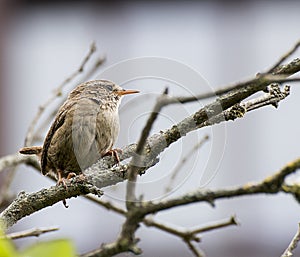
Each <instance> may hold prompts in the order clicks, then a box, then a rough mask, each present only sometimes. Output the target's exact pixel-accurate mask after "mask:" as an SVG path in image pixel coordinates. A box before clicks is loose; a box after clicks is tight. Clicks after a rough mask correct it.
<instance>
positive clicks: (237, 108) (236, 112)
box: [224, 104, 246, 120]
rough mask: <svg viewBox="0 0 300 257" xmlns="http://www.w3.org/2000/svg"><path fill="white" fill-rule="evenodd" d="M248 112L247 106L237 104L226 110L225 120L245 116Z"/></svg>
mask: <svg viewBox="0 0 300 257" xmlns="http://www.w3.org/2000/svg"><path fill="white" fill-rule="evenodd" d="M245 113H246V108H245V107H243V106H241V105H240V104H235V105H234V106H232V107H231V108H230V109H228V110H227V111H225V112H224V117H225V120H235V119H237V118H242V117H244V114H245Z"/></svg>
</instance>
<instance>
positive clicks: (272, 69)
mask: <svg viewBox="0 0 300 257" xmlns="http://www.w3.org/2000/svg"><path fill="white" fill-rule="evenodd" d="M299 46H300V41H299V42H297V43H296V44H295V46H294V47H293V48H292V49H291V50H289V51H288V52H287V53H286V54H284V55H283V56H282V57H281V58H280V59H279V60H278V61H277V62H276V63H275V64H274V65H273V66H272V67H271V68H270V69H269V70H268V72H267V73H273V72H274V71H275V70H276V68H278V66H279V65H281V64H282V63H283V62H284V61H285V60H286V59H287V58H289V57H290V56H291V55H292V54H293V53H295V52H296V51H297V49H298V48H299Z"/></svg>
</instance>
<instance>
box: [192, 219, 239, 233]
mask: <svg viewBox="0 0 300 257" xmlns="http://www.w3.org/2000/svg"><path fill="white" fill-rule="evenodd" d="M231 225H236V226H237V225H239V223H238V222H237V220H236V217H235V216H231V217H230V218H229V220H227V221H223V222H220V223H218V224H213V225H210V226H206V227H202V228H198V229H194V230H192V233H193V234H198V233H203V232H207V231H211V230H215V229H220V228H224V227H228V226H231Z"/></svg>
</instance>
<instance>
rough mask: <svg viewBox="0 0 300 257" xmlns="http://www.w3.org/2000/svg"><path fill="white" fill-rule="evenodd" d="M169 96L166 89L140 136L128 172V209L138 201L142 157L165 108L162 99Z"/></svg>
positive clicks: (142, 165)
mask: <svg viewBox="0 0 300 257" xmlns="http://www.w3.org/2000/svg"><path fill="white" fill-rule="evenodd" d="M167 94H168V89H167V88H166V89H165V90H164V92H163V94H162V95H161V96H160V97H159V98H158V99H157V101H156V104H155V106H154V108H153V111H152V113H151V114H150V116H149V118H148V120H147V122H146V124H145V126H144V128H143V130H142V133H141V135H140V138H139V141H138V143H137V146H136V150H135V155H134V156H133V157H132V160H131V162H130V164H129V167H130V168H129V170H128V183H127V190H126V207H127V208H128V209H130V208H131V205H132V204H134V202H135V201H136V196H135V182H136V178H137V175H138V173H139V172H140V167H144V164H143V163H142V155H143V151H144V147H145V145H146V143H147V138H148V136H149V134H150V130H151V128H152V126H153V123H154V121H155V120H156V118H157V116H158V115H159V112H160V111H161V109H162V107H163V104H162V99H163V98H164V97H165V96H166V95H167Z"/></svg>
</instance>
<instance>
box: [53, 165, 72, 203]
mask: <svg viewBox="0 0 300 257" xmlns="http://www.w3.org/2000/svg"><path fill="white" fill-rule="evenodd" d="M57 175H58V179H57V183H56V185H58V186H59V185H63V186H64V188H65V189H66V191H68V186H67V182H68V181H69V180H70V179H71V178H73V177H75V176H76V173H74V172H70V173H68V175H67V177H66V178H64V177H63V176H62V175H63V173H62V171H61V170H58V171H57ZM62 202H63V205H64V206H65V207H66V208H69V206H68V205H67V201H66V199H63V200H62Z"/></svg>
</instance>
